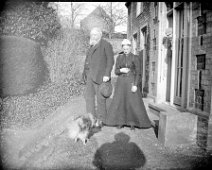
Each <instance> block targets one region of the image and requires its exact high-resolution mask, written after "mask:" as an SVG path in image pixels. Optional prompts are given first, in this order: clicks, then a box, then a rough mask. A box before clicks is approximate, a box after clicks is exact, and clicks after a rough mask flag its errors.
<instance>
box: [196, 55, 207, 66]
mask: <svg viewBox="0 0 212 170" xmlns="http://www.w3.org/2000/svg"><path fill="white" fill-rule="evenodd" d="M196 57H197V60H196V61H197V70H204V69H205V54H201V55H196Z"/></svg>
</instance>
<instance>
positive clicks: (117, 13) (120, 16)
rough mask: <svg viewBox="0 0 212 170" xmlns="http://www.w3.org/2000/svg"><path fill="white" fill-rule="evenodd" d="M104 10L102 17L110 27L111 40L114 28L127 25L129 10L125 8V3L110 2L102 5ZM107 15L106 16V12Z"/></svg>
mask: <svg viewBox="0 0 212 170" xmlns="http://www.w3.org/2000/svg"><path fill="white" fill-rule="evenodd" d="M100 7H101V8H102V9H103V12H102V13H101V17H102V18H103V19H104V20H105V22H106V23H107V24H108V26H109V28H110V29H109V38H111V34H112V33H113V32H114V28H115V27H117V26H120V25H123V24H126V23H127V10H126V9H125V8H124V2H108V3H106V4H104V5H100ZM104 11H105V12H106V14H107V15H105V12H104Z"/></svg>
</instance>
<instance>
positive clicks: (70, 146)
mask: <svg viewBox="0 0 212 170" xmlns="http://www.w3.org/2000/svg"><path fill="white" fill-rule="evenodd" d="M144 101H145V104H147V102H148V100H144ZM83 114H85V101H84V98H83V97H82V96H79V97H72V98H71V99H70V100H69V101H68V102H67V103H66V104H65V105H63V106H61V107H59V108H58V109H57V110H56V111H55V112H54V113H53V114H51V115H49V116H48V117H47V118H46V119H45V120H44V121H43V122H40V123H37V125H36V126H34V128H31V129H24V130H21V129H3V130H2V133H1V141H2V142H1V153H2V154H1V155H2V162H3V165H4V167H5V168H10V169H76V170H77V169H98V168H100V167H101V166H104V167H108V169H111V167H109V166H110V165H113V166H114V167H115V166H116V167H119V168H118V169H124V168H126V167H128V168H127V169H129V167H131V168H132V169H194V167H197V166H199V167H200V166H202V165H203V164H204V165H207V163H208V161H209V158H208V157H207V155H206V154H204V153H203V152H202V151H201V150H199V149H196V148H195V147H188V148H186V149H185V148H184V149H176V150H171V149H168V148H165V147H163V146H162V145H161V144H160V143H159V142H158V140H157V138H156V135H155V133H154V130H153V129H152V128H151V129H136V130H135V131H131V130H129V128H126V127H125V128H123V129H116V128H115V127H103V128H102V130H101V131H99V132H97V133H94V134H93V135H92V136H91V138H90V140H89V141H88V143H87V145H86V146H84V145H83V144H82V142H81V141H79V142H77V143H74V141H73V140H71V139H69V138H67V131H66V129H65V123H66V121H68V120H70V119H72V118H73V117H75V116H77V115H83ZM149 114H150V113H149ZM149 116H150V118H152V117H153V115H149ZM210 161H211V158H210ZM108 162H109V163H108ZM97 167H98V168H97Z"/></svg>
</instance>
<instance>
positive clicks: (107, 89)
mask: <svg viewBox="0 0 212 170" xmlns="http://www.w3.org/2000/svg"><path fill="white" fill-rule="evenodd" d="M99 91H100V93H101V95H102V96H104V97H105V98H109V97H110V96H111V94H112V91H113V86H112V84H111V82H110V81H108V82H103V83H102V84H101V85H100V87H99Z"/></svg>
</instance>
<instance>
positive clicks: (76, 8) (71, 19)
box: [49, 2, 84, 28]
mask: <svg viewBox="0 0 212 170" xmlns="http://www.w3.org/2000/svg"><path fill="white" fill-rule="evenodd" d="M83 5H84V4H83V3H80V2H50V3H49V6H51V7H52V8H53V9H55V10H56V11H57V14H58V17H59V19H60V20H61V22H62V26H68V27H70V28H74V27H75V24H76V21H77V19H78V17H79V16H80V15H82V9H83Z"/></svg>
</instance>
